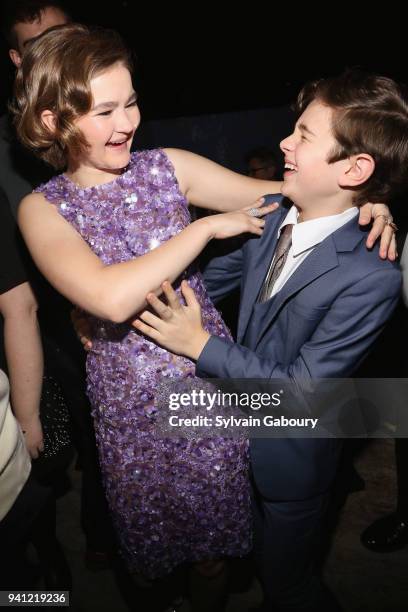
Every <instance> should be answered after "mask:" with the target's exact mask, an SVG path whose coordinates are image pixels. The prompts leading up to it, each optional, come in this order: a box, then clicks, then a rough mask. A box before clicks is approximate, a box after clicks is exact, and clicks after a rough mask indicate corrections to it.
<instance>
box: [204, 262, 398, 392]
mask: <svg viewBox="0 0 408 612" xmlns="http://www.w3.org/2000/svg"><path fill="white" fill-rule="evenodd" d="M400 290H401V275H400V272H399V271H398V270H396V269H392V270H391V271H390V270H389V269H388V270H381V271H378V270H377V271H375V272H372V273H371V274H369V275H368V276H366V277H364V278H362V279H361V280H360V281H359V282H358V283H355V284H354V285H352V286H351V287H350V288H349V289H348V290H347V291H345V292H343V293H342V294H341V295H340V296H339V297H338V299H337V300H336V301H335V302H334V303H333V304H332V306H331V308H330V310H329V311H328V313H327V314H326V315H325V317H324V318H323V320H322V321H321V322H320V324H319V326H318V328H317V329H316V331H315V332H314V334H313V335H312V337H311V338H310V340H309V341H308V342H306V343H305V344H304V345H303V346H302V348H301V350H300V352H299V355H298V357H297V358H296V359H295V360H294V361H293V363H290V364H288V365H286V364H285V365H283V364H281V363H279V362H278V361H276V360H274V359H271V358H268V357H267V356H265V355H260V354H257V353H256V352H253V351H251V350H249V349H248V348H246V347H244V346H241V345H239V344H234V343H233V342H231V341H229V340H225V339H221V338H217V337H215V336H212V337H211V338H210V340H209V341H208V342H207V344H206V346H205V347H204V349H203V351H202V352H201V355H200V357H199V359H198V362H197V374H198V376H201V377H202V378H205V377H216V378H262V379H271V378H275V379H288V380H290V381H293V382H299V381H305V380H310V379H319V378H346V377H349V376H350V375H351V374H352V373H353V372H354V370H355V369H356V367H357V365H358V364H359V363H360V362H361V360H362V359H363V358H364V357H365V355H366V353H367V352H368V349H369V347H370V345H371V344H372V343H373V342H374V340H375V338H376V337H377V336H378V335H379V333H380V332H381V330H382V329H383V327H384V325H385V323H386V322H387V320H388V319H389V318H390V316H391V314H392V312H393V310H394V308H395V307H396V305H397V303H398V299H399V295H400Z"/></svg>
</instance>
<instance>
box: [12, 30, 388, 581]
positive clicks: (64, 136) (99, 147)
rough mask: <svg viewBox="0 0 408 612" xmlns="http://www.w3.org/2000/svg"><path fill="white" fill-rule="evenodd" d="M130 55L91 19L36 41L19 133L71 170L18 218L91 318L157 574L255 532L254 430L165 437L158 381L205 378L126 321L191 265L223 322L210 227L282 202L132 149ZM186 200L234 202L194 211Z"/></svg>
mask: <svg viewBox="0 0 408 612" xmlns="http://www.w3.org/2000/svg"><path fill="white" fill-rule="evenodd" d="M130 68H131V67H130V61H129V57H128V53H127V51H126V49H125V48H124V47H123V44H122V42H121V40H120V39H119V38H118V36H117V35H116V34H114V33H113V32H110V31H106V30H99V29H98V30H89V29H88V28H86V27H84V26H81V25H75V24H71V25H67V26H62V27H57V28H52V29H51V30H49V31H47V32H45V33H44V34H43V35H42V36H41V37H39V38H38V39H37V40H36V41H35V42H33V44H32V45H31V46H30V47H29V48H28V49H27V51H26V53H25V55H24V59H23V62H22V65H21V67H20V69H19V71H18V73H17V78H16V89H15V94H16V96H15V102H14V113H15V122H16V127H17V131H18V134H19V137H20V139H21V141H22V142H23V143H24V144H25V145H26V146H28V147H29V148H31V149H32V150H33V151H34V152H35V153H36V154H37V155H38V156H39V157H41V158H42V159H43V160H45V161H47V162H48V163H50V164H52V165H53V166H54V167H55V168H56V169H59V170H61V171H62V174H59V175H58V176H56V177H54V178H53V179H51V180H50V181H49V182H48V183H47V184H45V185H42V186H40V187H39V188H38V189H36V190H35V193H33V194H30V195H29V196H27V197H26V198H24V200H23V201H22V202H21V205H20V209H19V223H20V227H21V229H22V232H23V234H24V237H25V240H26V242H27V244H28V247H29V249H30V251H31V253H32V256H33V258H34V260H35V261H36V263H37V265H38V267H39V268H40V270H41V271H42V273H43V274H44V276H45V277H46V278H47V279H48V280H49V281H50V282H51V283H52V284H53V285H54V286H55V287H56V288H57V289H58V290H59V291H60V292H61V293H62V294H64V295H65V296H66V297H68V299H70V300H71V301H72V302H73V303H74V304H76V305H78V306H79V307H80V308H81V309H83V310H84V311H86V312H87V313H89V315H88V316H89V318H90V320H91V322H92V329H93V343H92V350H91V351H90V352H89V354H88V359H87V374H88V392H89V396H90V399H91V403H92V407H93V418H94V423H95V429H96V434H97V442H98V448H99V454H100V461H101V467H102V472H103V479H104V486H105V490H106V495H107V498H108V502H109V505H110V509H111V512H112V515H113V518H114V522H115V525H116V529H117V533H118V536H119V539H120V543H121V548H122V551H123V554H124V556H125V558H126V559H127V562H128V565H129V567H130V568H131V569H132V570H133V571H135V572H137V573H139V574H141V575H143V576H145V577H147V578H150V579H153V578H157V577H160V576H163V575H165V574H168V573H169V572H171V571H172V570H173V569H174V568H175V567H176V566H178V565H179V564H181V563H183V562H190V563H194V564H196V566H197V568H198V569H199V570H200V571H202V573H204V574H205V573H208V572H210V571H211V570H212V569H214V568H218V569H219V568H220V563H219V560H221V559H223V558H225V557H228V556H241V555H244V554H246V553H247V552H248V551H249V549H250V546H251V522H250V496H249V479H248V449H247V443H246V442H245V441H243V440H232V439H222V438H211V439H204V438H200V439H193V440H191V439H187V438H179V439H175V438H171V439H158V438H157V437H155V435H154V429H155V418H154V411H155V388H156V387H157V385H158V384H159V383H160V381H161V380H163V379H169V378H170V379H171V378H177V379H183V378H192V377H194V365H193V363H192V362H190V361H189V360H188V359H186V358H183V357H180V356H177V355H174V354H171V353H169V352H168V351H166V350H164V349H162V348H161V347H159V346H157V345H156V344H154V343H153V342H152V341H150V340H148V339H147V338H146V337H144V336H143V335H141V334H140V333H139V332H138V331H137V330H136V329H135V328H133V327H132V326H131V325H130V324H129V322H128V321H129V319H132V318H135V317H136V314H137V313H138V312H139V311H140V310H141V309H142V308H145V307H146V301H145V296H146V295H147V294H148V293H149V292H152V291H153V292H155V293H156V294H159V293H160V292H161V289H160V287H161V285H162V283H163V282H164V281H165V280H169V281H170V282H172V283H175V286H176V287H178V286H179V284H180V282H181V280H182V279H187V280H188V282H189V284H190V286H191V287H192V288H193V289H194V291H195V293H196V295H197V296H198V299H199V301H200V304H201V307H202V312H203V317H204V321H205V326H206V328H207V330H208V331H209V333H211V334H217V335H220V336H221V337H222V336H224V337H225V336H227V335H228V334H229V332H228V329H227V328H226V327H225V325H224V324H223V321H222V320H221V318H220V315H219V314H218V312H217V310H216V309H215V308H214V306H213V304H212V303H211V301H210V300H209V298H208V296H207V295H206V291H205V287H204V285H203V281H202V278H201V276H200V274H199V272H198V270H197V268H196V266H195V265H194V264H192V262H193V261H194V259H195V258H196V257H197V255H198V254H199V253H200V251H201V250H202V249H203V248H204V247H205V245H206V244H207V243H208V242H209V240H211V239H212V238H227V237H231V236H234V235H237V234H240V233H243V232H251V233H253V234H255V235H260V234H261V233H262V228H263V225H264V221H263V220H262V218H261V217H262V216H263V214H265V213H266V212H270V211H272V210H273V209H274V205H272V206H268V207H264V208H263V209H262V210H261V211H258V212H259V213H260V216H259V217H258V216H253V213H254V209H253V208H252V209H250V208H249V207H248V208H247V209H244V208H243V207H244V206H248V205H249V204H250V203H251V202H254V201H255V200H257V199H258V198H260V197H261V196H262V194H264V193H268V192H269V193H274V192H278V191H279V189H280V183H276V182H272V181H261V180H256V179H252V178H248V177H244V176H241V175H238V174H235V173H233V172H231V171H229V170H226V169H224V168H222V167H220V166H218V165H217V164H215V163H213V162H210V161H208V160H206V159H204V158H202V157H200V156H197V155H194V154H192V153H188V152H187V151H180V150H175V149H167V150H159V149H158V150H152V151H141V152H137V153H133V154H131V153H130V147H131V142H132V138H133V135H134V133H135V131H136V129H137V127H138V125H139V121H140V115H139V110H138V107H137V104H136V94H135V92H134V90H133V87H132V81H131V76H130ZM189 202H193V203H194V204H195V205H196V206H201V207H204V208H211V209H213V210H215V211H219V212H220V211H224V214H219V215H211V216H209V217H206V218H203V219H200V220H198V221H195V222H193V223H190V216H189V212H188V203H189ZM258 206H259V204H258ZM239 209H241V210H239ZM238 210H239V212H233V211H238ZM228 211H230V212H228ZM381 212H384V210H383V209H382V210H381ZM379 225H381V222H380V224H379ZM381 227H382V226H381ZM378 229H379V228H377V233H378ZM217 560H218V563H217V564H216V562H217ZM211 563H212V564H213V565H212V566H211Z"/></svg>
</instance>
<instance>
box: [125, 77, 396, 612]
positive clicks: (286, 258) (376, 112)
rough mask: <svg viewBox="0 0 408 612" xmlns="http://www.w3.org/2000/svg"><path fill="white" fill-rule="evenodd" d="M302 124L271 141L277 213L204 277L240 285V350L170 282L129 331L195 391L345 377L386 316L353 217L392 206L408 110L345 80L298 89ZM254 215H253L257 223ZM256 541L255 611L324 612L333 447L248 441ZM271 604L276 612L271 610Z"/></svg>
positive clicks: (391, 271)
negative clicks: (323, 546)
mask: <svg viewBox="0 0 408 612" xmlns="http://www.w3.org/2000/svg"><path fill="white" fill-rule="evenodd" d="M298 110H299V119H298V121H297V122H296V125H295V129H294V131H293V133H292V134H291V135H290V136H289V137H288V138H286V139H285V140H283V141H282V143H281V150H282V151H283V153H284V155H285V169H286V171H285V175H284V183H283V187H282V194H283V196H285V198H287V199H289V200H290V201H291V202H292V203H293V204H292V205H291V207H290V208H289V209H288V208H287V207H286V206H285V203H284V202H283V203H282V205H281V206H280V208H279V209H278V211H277V212H276V213H273V214H270V215H269V216H268V218H267V219H266V222H265V228H264V232H263V235H262V237H261V238H255V239H254V238H250V239H248V240H247V241H246V242H245V244H244V245H243V246H242V247H241V248H239V249H237V250H235V251H233V252H231V253H229V254H228V255H225V256H222V257H218V258H215V259H214V260H212V261H211V262H210V264H209V265H208V267H207V269H206V271H205V279H206V285H207V288H208V290H209V292H210V295H211V297H212V298H213V299H214V300H219V299H220V298H222V297H224V296H225V295H226V294H228V293H229V292H230V291H232V290H233V289H234V288H236V287H237V286H239V285H240V286H241V304H240V312H239V323H238V337H237V342H236V343H234V342H232V341H229V340H226V339H221V338H217V337H214V336H210V335H209V334H208V333H207V332H206V330H205V329H204V328H203V326H202V324H201V317H200V307H199V304H198V302H197V300H196V299H195V296H194V293H193V291H192V289H191V288H189V287H188V285H187V284H186V283H185V282H183V285H182V291H183V295H184V298H185V301H186V304H181V303H180V301H179V299H178V297H177V295H176V294H175V292H174V291H173V290H172V288H171V286H170V285H169V284H168V283H165V284H164V285H163V290H164V293H165V295H166V297H167V301H168V305H164V304H163V302H161V301H160V300H159V299H158V298H157V297H156V296H154V295H153V294H151V295H149V296H148V302H149V303H150V305H151V306H152V307H153V308H154V309H155V311H156V312H157V314H158V315H159V316H155V315H154V314H152V313H150V312H147V311H146V312H144V313H142V315H141V316H140V319H141V320H139V321H137V322H136V323H135V326H136V327H137V329H139V330H140V331H142V332H143V333H145V334H146V335H148V336H149V337H151V338H152V339H153V340H155V341H156V342H158V343H160V344H162V345H163V346H165V347H166V348H167V349H169V350H170V351H173V352H175V353H179V354H182V355H185V356H186V357H189V358H191V359H194V360H196V362H197V374H198V375H199V376H201V377H203V378H205V377H217V378H236V379H242V378H252V379H253V378H258V379H286V380H288V381H293V382H294V383H297V382H298V383H299V384H300V383H301V382H303V381H305V380H306V381H307V380H317V379H321V378H339V377H340V378H341V377H350V376H352V374H353V372H354V371H355V370H356V368H357V366H358V365H359V363H360V362H361V361H362V360H363V358H364V357H365V356H366V355H367V352H368V351H369V349H370V346H371V345H372V343H373V342H374V340H375V339H376V337H377V336H378V334H379V333H380V332H381V330H382V329H383V327H384V325H385V323H386V321H387V320H388V319H389V317H390V316H391V314H392V311H393V310H394V308H395V306H396V304H397V301H398V297H399V293H400V287H401V278H400V272H399V268H398V265H397V264H395V263H392V262H390V261H387V260H382V259H380V258H379V256H378V253H377V252H376V251H369V250H367V248H366V246H365V233H364V232H363V231H362V230H361V229H360V227H359V225H358V208H359V206H360V205H361V204H363V203H364V202H366V201H371V202H381V201H389V200H390V198H391V197H393V195H394V194H395V193H396V192H398V191H400V190H402V189H403V188H404V187H405V185H406V181H407V171H406V169H407V167H408V101H407V99H406V98H405V97H404V95H403V94H402V92H401V90H400V89H399V87H398V86H397V85H396V84H395V83H394V82H393V81H391V80H389V79H386V78H382V77H376V76H368V75H364V74H362V73H359V72H352V71H351V72H347V73H345V74H343V75H342V76H340V77H337V78H333V79H328V80H325V81H318V82H315V83H312V84H311V85H309V86H306V87H305V88H304V90H303V91H302V92H301V94H300V95H299V99H298ZM255 212H256V211H255V210H254V213H255ZM250 451H251V465H252V473H253V484H254V499H255V502H254V511H255V516H256V534H257V535H258V538H260V541H262V547H261V550H260V552H259V566H260V574H261V577H262V582H263V587H264V591H265V596H266V601H265V610H268V611H269V610H274V609H278V610H285V611H286V610H296V611H299V612H300V611H302V612H316V611H318V610H324V611H325V612H328V611H329V610H331V609H334V606H335V604H334V603H332V602H331V601H330V598H329V596H328V594H327V593H325V591H324V589H323V588H322V586H321V584H320V582H319V580H318V578H317V576H316V575H315V572H314V566H313V561H314V559H313V557H314V553H315V551H316V549H317V544H318V539H319V535H320V531H321V525H322V523H323V519H324V514H325V510H326V507H327V500H328V491H329V487H330V484H331V483H332V480H333V476H334V474H335V470H336V466H337V458H338V441H336V440H333V439H292V438H288V439H256V440H252V441H251V445H250ZM273 605H276V606H277V607H276V608H273V607H272V606H273Z"/></svg>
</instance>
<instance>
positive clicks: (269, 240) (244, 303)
mask: <svg viewBox="0 0 408 612" xmlns="http://www.w3.org/2000/svg"><path fill="white" fill-rule="evenodd" d="M286 214H287V209H286V208H282V209H279V210H277V211H276V213H273V214H271V215H268V217H267V219H266V224H265V230H264V233H263V235H262V238H261V239H259V240H256V239H254V243H253V244H252V245H251V246H250V247H249V248H251V249H252V253H251V255H250V256H249V258H248V259H249V261H248V263H249V266H250V267H249V268H248V270H247V271H246V276H245V282H244V285H243V289H242V293H241V307H240V316H239V321H238V330H237V340H238V342H240V341H241V340H242V338H243V337H244V335H245V331H246V328H247V326H248V322H249V319H250V316H251V314H252V308H253V305H254V301H255V300H256V298H257V296H258V294H259V291H260V289H261V285H262V283H263V281H264V278H265V276H266V273H267V271H268V269H269V266H270V263H271V260H272V255H273V253H274V251H275V248H276V243H277V240H278V236H277V234H278V231H277V230H278V228H279V226H280V224H281V223H282V221H283V219H284V218H285V216H286Z"/></svg>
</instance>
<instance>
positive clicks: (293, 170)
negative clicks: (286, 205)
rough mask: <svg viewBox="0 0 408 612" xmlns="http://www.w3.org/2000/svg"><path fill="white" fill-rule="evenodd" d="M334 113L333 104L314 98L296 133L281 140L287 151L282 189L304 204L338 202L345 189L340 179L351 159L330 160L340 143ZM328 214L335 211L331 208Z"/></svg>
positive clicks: (293, 199) (284, 151)
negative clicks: (333, 119)
mask: <svg viewBox="0 0 408 612" xmlns="http://www.w3.org/2000/svg"><path fill="white" fill-rule="evenodd" d="M332 116H333V111H332V109H331V108H330V107H328V106H325V105H324V104H322V103H321V102H319V101H317V100H314V101H313V102H311V104H309V106H308V107H307V108H306V110H305V111H304V112H303V113H302V115H301V116H300V117H299V119H298V121H297V123H296V125H295V129H294V131H293V133H292V134H291V135H290V136H288V137H287V138H285V139H284V140H282V142H281V143H280V148H281V150H282V151H283V153H284V155H285V173H284V183H283V186H282V193H283V195H285V196H287V197H288V198H290V199H291V200H292V201H293V202H294V203H295V204H298V205H299V207H300V208H303V206H304V205H305V206H307V207H309V206H310V205H313V206H319V204H321V203H323V202H326V204H328V203H329V202H330V201H333V204H334V202H335V201H337V199H338V196H339V194H342V192H343V190H342V188H341V187H340V185H339V181H341V177H342V176H343V175H344V173H345V172H346V170H347V167H348V166H349V163H350V162H349V160H347V159H345V160H341V161H337V162H334V163H331V164H329V163H328V161H327V160H328V159H329V157H330V154H331V153H332V152H333V150H334V149H335V147H336V140H335V138H334V135H333V132H332ZM343 195H344V194H343ZM326 214H335V213H333V212H330V211H329V210H328V211H327V213H326Z"/></svg>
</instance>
